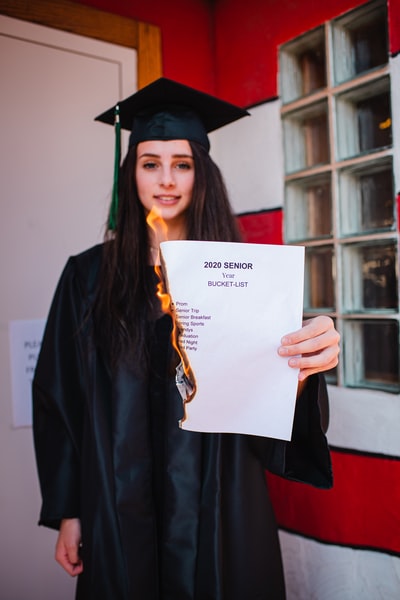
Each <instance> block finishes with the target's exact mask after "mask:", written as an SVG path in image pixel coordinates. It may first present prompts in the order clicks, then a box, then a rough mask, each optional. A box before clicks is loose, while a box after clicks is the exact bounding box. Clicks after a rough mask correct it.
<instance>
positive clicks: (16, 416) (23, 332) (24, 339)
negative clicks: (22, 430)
mask: <svg viewBox="0 0 400 600" xmlns="http://www.w3.org/2000/svg"><path fill="white" fill-rule="evenodd" d="M45 323H46V320H45V319H34V320H20V321H10V324H9V335H10V358H11V389H12V403H13V424H14V427H26V426H29V425H32V379H33V375H34V372H35V368H36V362H37V359H38V356H39V350H40V346H41V343H42V337H43V331H44V327H45Z"/></svg>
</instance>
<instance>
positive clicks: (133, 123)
mask: <svg viewBox="0 0 400 600" xmlns="http://www.w3.org/2000/svg"><path fill="white" fill-rule="evenodd" d="M116 110H117V112H119V122H120V126H121V128H122V129H128V130H129V131H131V137H130V140H129V145H130V146H131V145H132V144H136V143H139V142H143V141H145V140H172V139H188V140H190V141H197V142H199V143H201V144H202V145H203V146H205V147H206V149H207V150H209V141H208V137H207V133H209V132H211V131H214V130H215V129H219V128H220V127H222V126H223V125H227V124H228V123H232V122H233V121H236V120H237V119H240V118H241V117H244V116H246V115H248V114H249V113H248V112H247V111H246V110H244V109H243V108H240V107H238V106H235V105H234V104H230V103H229V102H225V101H223V100H220V99H219V98H216V97H215V96H211V95H209V94H206V93H204V92H200V91H198V90H196V89H194V88H191V87H188V86H186V85H183V84H181V83H178V82H176V81H173V80H171V79H167V78H165V77H161V78H160V79H157V80H156V81H153V82H152V83H150V84H149V85H147V86H146V87H144V88H142V89H140V90H139V91H138V92H136V93H135V94H133V95H132V96H129V97H128V98H126V99H125V100H122V101H121V102H119V103H118V104H117V105H116V106H113V107H112V108H110V109H109V110H107V111H106V112H104V113H102V114H101V115H99V116H98V117H96V119H95V120H96V121H101V122H103V123H108V124H110V125H112V124H114V123H115V117H116Z"/></svg>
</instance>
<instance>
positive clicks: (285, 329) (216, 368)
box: [161, 241, 304, 440]
mask: <svg viewBox="0 0 400 600" xmlns="http://www.w3.org/2000/svg"><path fill="white" fill-rule="evenodd" d="M161 258H162V265H163V272H164V277H165V280H166V285H167V291H168V293H169V294H170V296H171V301H172V308H173V314H174V316H175V317H176V319H177V321H178V324H179V329H180V336H179V343H180V346H181V349H182V356H183V357H184V358H185V359H186V362H187V361H189V363H190V369H189V371H190V373H191V374H192V375H194V379H195V381H191V380H190V379H193V377H191V378H190V377H189V380H188V379H187V378H186V376H185V373H184V370H183V369H181V371H180V372H178V373H177V384H178V387H179V389H180V391H181V394H182V396H183V397H185V391H186V392H188V396H187V400H188V401H187V402H186V404H185V417H184V419H182V422H181V427H182V428H183V429H188V430H191V431H202V432H220V433H222V432H226V433H244V434H253V435H260V436H266V437H273V438H279V439H284V440H288V439H290V436H291V431H292V424H293V415H294V408H295V402H296V390H297V383H298V380H297V375H298V371H297V370H296V369H292V368H290V367H289V366H288V364H287V359H285V358H282V357H280V356H279V355H278V354H277V349H278V347H279V345H280V340H281V338H282V336H283V335H284V334H286V333H289V332H291V331H295V330H297V329H299V328H300V327H301V323H302V308H303V279H304V275H303V274H304V248H303V247H299V246H272V245H260V244H239V243H227V242H197V241H168V242H163V243H162V244H161ZM184 362H185V361H184ZM183 366H185V365H183ZM186 366H187V365H186ZM193 384H194V390H193V389H192V387H191V386H193Z"/></svg>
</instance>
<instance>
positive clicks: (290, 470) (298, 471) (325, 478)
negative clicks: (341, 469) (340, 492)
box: [250, 374, 333, 489]
mask: <svg viewBox="0 0 400 600" xmlns="http://www.w3.org/2000/svg"><path fill="white" fill-rule="evenodd" d="M328 422H329V403H328V393H327V389H326V383H325V377H324V375H323V374H318V375H312V376H310V377H309V378H308V380H307V384H306V386H305V387H304V389H303V391H302V393H301V395H300V396H299V398H298V399H297V402H296V409H295V415H294V421H293V431H292V439H291V441H290V442H287V441H283V440H271V439H268V438H251V440H250V444H251V446H252V449H253V450H254V452H255V453H256V454H257V456H258V457H259V458H260V460H261V461H262V463H263V465H264V467H265V468H266V469H267V470H269V471H271V472H272V473H275V474H276V475H280V476H282V477H285V478H286V479H291V480H293V481H299V482H302V483H309V484H311V485H313V486H315V487H319V488H325V489H329V488H331V487H332V485H333V476H332V464H331V458H330V453H329V447H328V442H327V439H326V436H325V433H326V430H327V428H328Z"/></svg>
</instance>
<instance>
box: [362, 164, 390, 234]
mask: <svg viewBox="0 0 400 600" xmlns="http://www.w3.org/2000/svg"><path fill="white" fill-rule="evenodd" d="M360 189H361V229H362V230H363V231H369V230H374V229H390V228H392V226H393V224H394V189H393V176H392V171H391V169H388V170H385V171H381V172H380V173H374V174H371V175H363V176H361V177H360Z"/></svg>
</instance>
